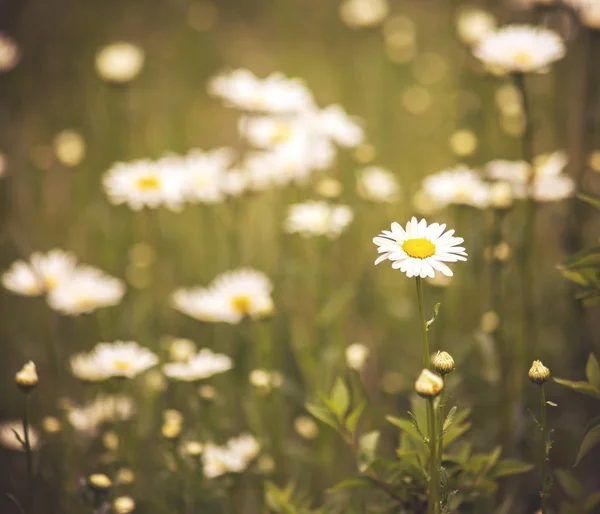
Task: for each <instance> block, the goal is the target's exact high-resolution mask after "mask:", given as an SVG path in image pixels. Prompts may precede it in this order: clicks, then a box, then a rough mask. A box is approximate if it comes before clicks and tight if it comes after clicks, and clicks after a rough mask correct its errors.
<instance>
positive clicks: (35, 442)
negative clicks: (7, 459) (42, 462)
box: [0, 420, 40, 452]
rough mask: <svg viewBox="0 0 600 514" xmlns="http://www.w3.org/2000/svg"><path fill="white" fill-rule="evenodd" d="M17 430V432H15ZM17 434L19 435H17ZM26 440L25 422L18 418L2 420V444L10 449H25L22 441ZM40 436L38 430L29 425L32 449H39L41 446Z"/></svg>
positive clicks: (0, 428)
mask: <svg viewBox="0 0 600 514" xmlns="http://www.w3.org/2000/svg"><path fill="white" fill-rule="evenodd" d="M15 432H16V434H15ZM17 434H18V436H19V437H17ZM19 438H20V439H21V441H24V440H25V432H24V430H23V422H22V421H17V420H14V421H13V420H11V421H2V422H0V445H1V446H4V448H6V449H8V450H13V451H17V452H22V451H25V449H24V448H23V445H22V444H21V441H19ZM39 442H40V436H39V433H38V431H37V430H36V429H35V428H33V427H31V426H30V427H29V444H30V446H31V449H32V450H37V449H38V447H39Z"/></svg>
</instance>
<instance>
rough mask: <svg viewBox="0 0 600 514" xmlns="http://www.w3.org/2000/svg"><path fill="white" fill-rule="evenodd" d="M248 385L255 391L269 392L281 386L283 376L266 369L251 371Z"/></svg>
mask: <svg viewBox="0 0 600 514" xmlns="http://www.w3.org/2000/svg"><path fill="white" fill-rule="evenodd" d="M249 380H250V383H251V384H252V385H253V386H254V387H256V388H257V389H262V390H264V391H270V390H272V389H275V388H277V387H281V384H283V376H282V375H281V373H279V371H274V370H268V369H262V368H259V369H253V370H252V371H251V372H250V376H249Z"/></svg>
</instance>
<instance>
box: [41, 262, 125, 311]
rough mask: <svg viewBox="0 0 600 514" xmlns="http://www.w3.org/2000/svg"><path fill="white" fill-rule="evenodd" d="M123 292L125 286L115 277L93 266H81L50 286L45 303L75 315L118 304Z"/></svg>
mask: <svg viewBox="0 0 600 514" xmlns="http://www.w3.org/2000/svg"><path fill="white" fill-rule="evenodd" d="M124 294H125V286H124V285H123V282H122V281H121V280H119V279H118V278H114V277H111V276H109V275H107V274H105V273H104V272H103V271H101V270H99V269H97V268H93V267H92V266H81V267H78V268H76V269H75V270H73V271H72V273H71V274H70V275H69V276H68V277H66V278H65V279H64V280H62V281H59V282H58V284H57V285H56V287H54V288H53V289H52V290H50V293H49V294H48V305H50V307H52V308H53V309H54V310H56V311H59V312H61V313H63V314H68V315H71V316H78V315H79V314H84V313H89V312H92V311H94V310H96V309H99V308H101V307H110V306H113V305H117V304H118V303H119V302H120V301H121V299H122V298H123V295H124Z"/></svg>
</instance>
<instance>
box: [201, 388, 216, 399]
mask: <svg viewBox="0 0 600 514" xmlns="http://www.w3.org/2000/svg"><path fill="white" fill-rule="evenodd" d="M198 394H199V395H200V397H201V398H202V399H203V400H214V399H215V397H216V396H217V390H216V389H215V388H214V387H213V386H211V385H209V384H204V385H202V386H200V388H199V389H198Z"/></svg>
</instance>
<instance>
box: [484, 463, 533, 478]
mask: <svg viewBox="0 0 600 514" xmlns="http://www.w3.org/2000/svg"><path fill="white" fill-rule="evenodd" d="M532 469H533V465H532V464H528V463H527V462H522V461H520V460H516V459H502V460H501V461H500V462H498V464H496V465H495V466H494V467H493V468H492V470H491V476H492V478H500V477H507V476H510V475H520V474H521V473H527V472H528V471H531V470H532Z"/></svg>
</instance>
